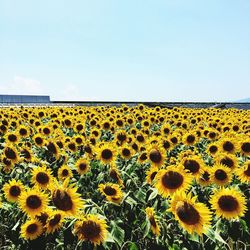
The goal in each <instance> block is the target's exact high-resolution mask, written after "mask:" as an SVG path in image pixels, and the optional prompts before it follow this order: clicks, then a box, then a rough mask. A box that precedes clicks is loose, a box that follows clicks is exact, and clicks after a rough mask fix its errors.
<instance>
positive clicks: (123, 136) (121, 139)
mask: <svg viewBox="0 0 250 250" xmlns="http://www.w3.org/2000/svg"><path fill="white" fill-rule="evenodd" d="M117 139H118V140H119V141H121V142H123V141H125V140H126V135H125V134H119V135H118V136H117Z"/></svg>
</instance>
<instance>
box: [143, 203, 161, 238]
mask: <svg viewBox="0 0 250 250" xmlns="http://www.w3.org/2000/svg"><path fill="white" fill-rule="evenodd" d="M145 212H146V216H147V219H148V220H149V223H150V227H151V230H152V232H153V233H154V234H155V235H157V236H159V235H160V233H161V229H160V226H159V224H158V221H157V218H156V216H155V211H154V208H153V207H147V208H146V209H145Z"/></svg>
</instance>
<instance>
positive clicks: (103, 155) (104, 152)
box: [97, 142, 116, 164]
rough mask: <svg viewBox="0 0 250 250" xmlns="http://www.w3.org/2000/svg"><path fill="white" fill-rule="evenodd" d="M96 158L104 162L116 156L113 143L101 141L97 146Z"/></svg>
mask: <svg viewBox="0 0 250 250" xmlns="http://www.w3.org/2000/svg"><path fill="white" fill-rule="evenodd" d="M97 154H98V159H100V160H101V162H103V163H104V164H105V163H106V164H107V163H110V162H112V161H113V160H114V159H115V157H116V150H115V147H114V145H113V143H107V142H106V143H103V144H102V145H100V147H99V148H97Z"/></svg>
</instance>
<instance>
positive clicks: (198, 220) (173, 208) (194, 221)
mask: <svg viewBox="0 0 250 250" xmlns="http://www.w3.org/2000/svg"><path fill="white" fill-rule="evenodd" d="M168 211H169V212H172V213H173V214H174V217H175V219H176V220H177V221H178V222H179V223H180V225H181V227H182V228H184V229H185V230H186V231H187V232H188V233H189V234H194V233H197V234H199V235H202V234H203V233H206V231H207V230H208V229H209V227H210V226H211V220H212V213H211V211H210V210H209V209H208V208H207V207H206V205H205V204H203V203H201V202H197V197H196V196H194V197H192V196H191V193H189V194H185V193H184V192H179V191H178V192H176V193H175V194H174V195H173V197H172V199H171V204H170V208H169V209H168Z"/></svg>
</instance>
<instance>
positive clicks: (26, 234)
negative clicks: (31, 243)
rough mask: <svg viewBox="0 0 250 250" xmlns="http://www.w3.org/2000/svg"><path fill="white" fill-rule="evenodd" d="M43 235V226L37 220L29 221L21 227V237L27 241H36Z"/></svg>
mask: <svg viewBox="0 0 250 250" xmlns="http://www.w3.org/2000/svg"><path fill="white" fill-rule="evenodd" d="M42 233H43V225H42V223H41V222H40V221H38V220H36V219H30V220H27V221H26V222H25V223H24V224H23V225H22V226H21V237H22V238H24V239H25V240H34V239H36V238H38V237H39V236H40V235H42Z"/></svg>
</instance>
